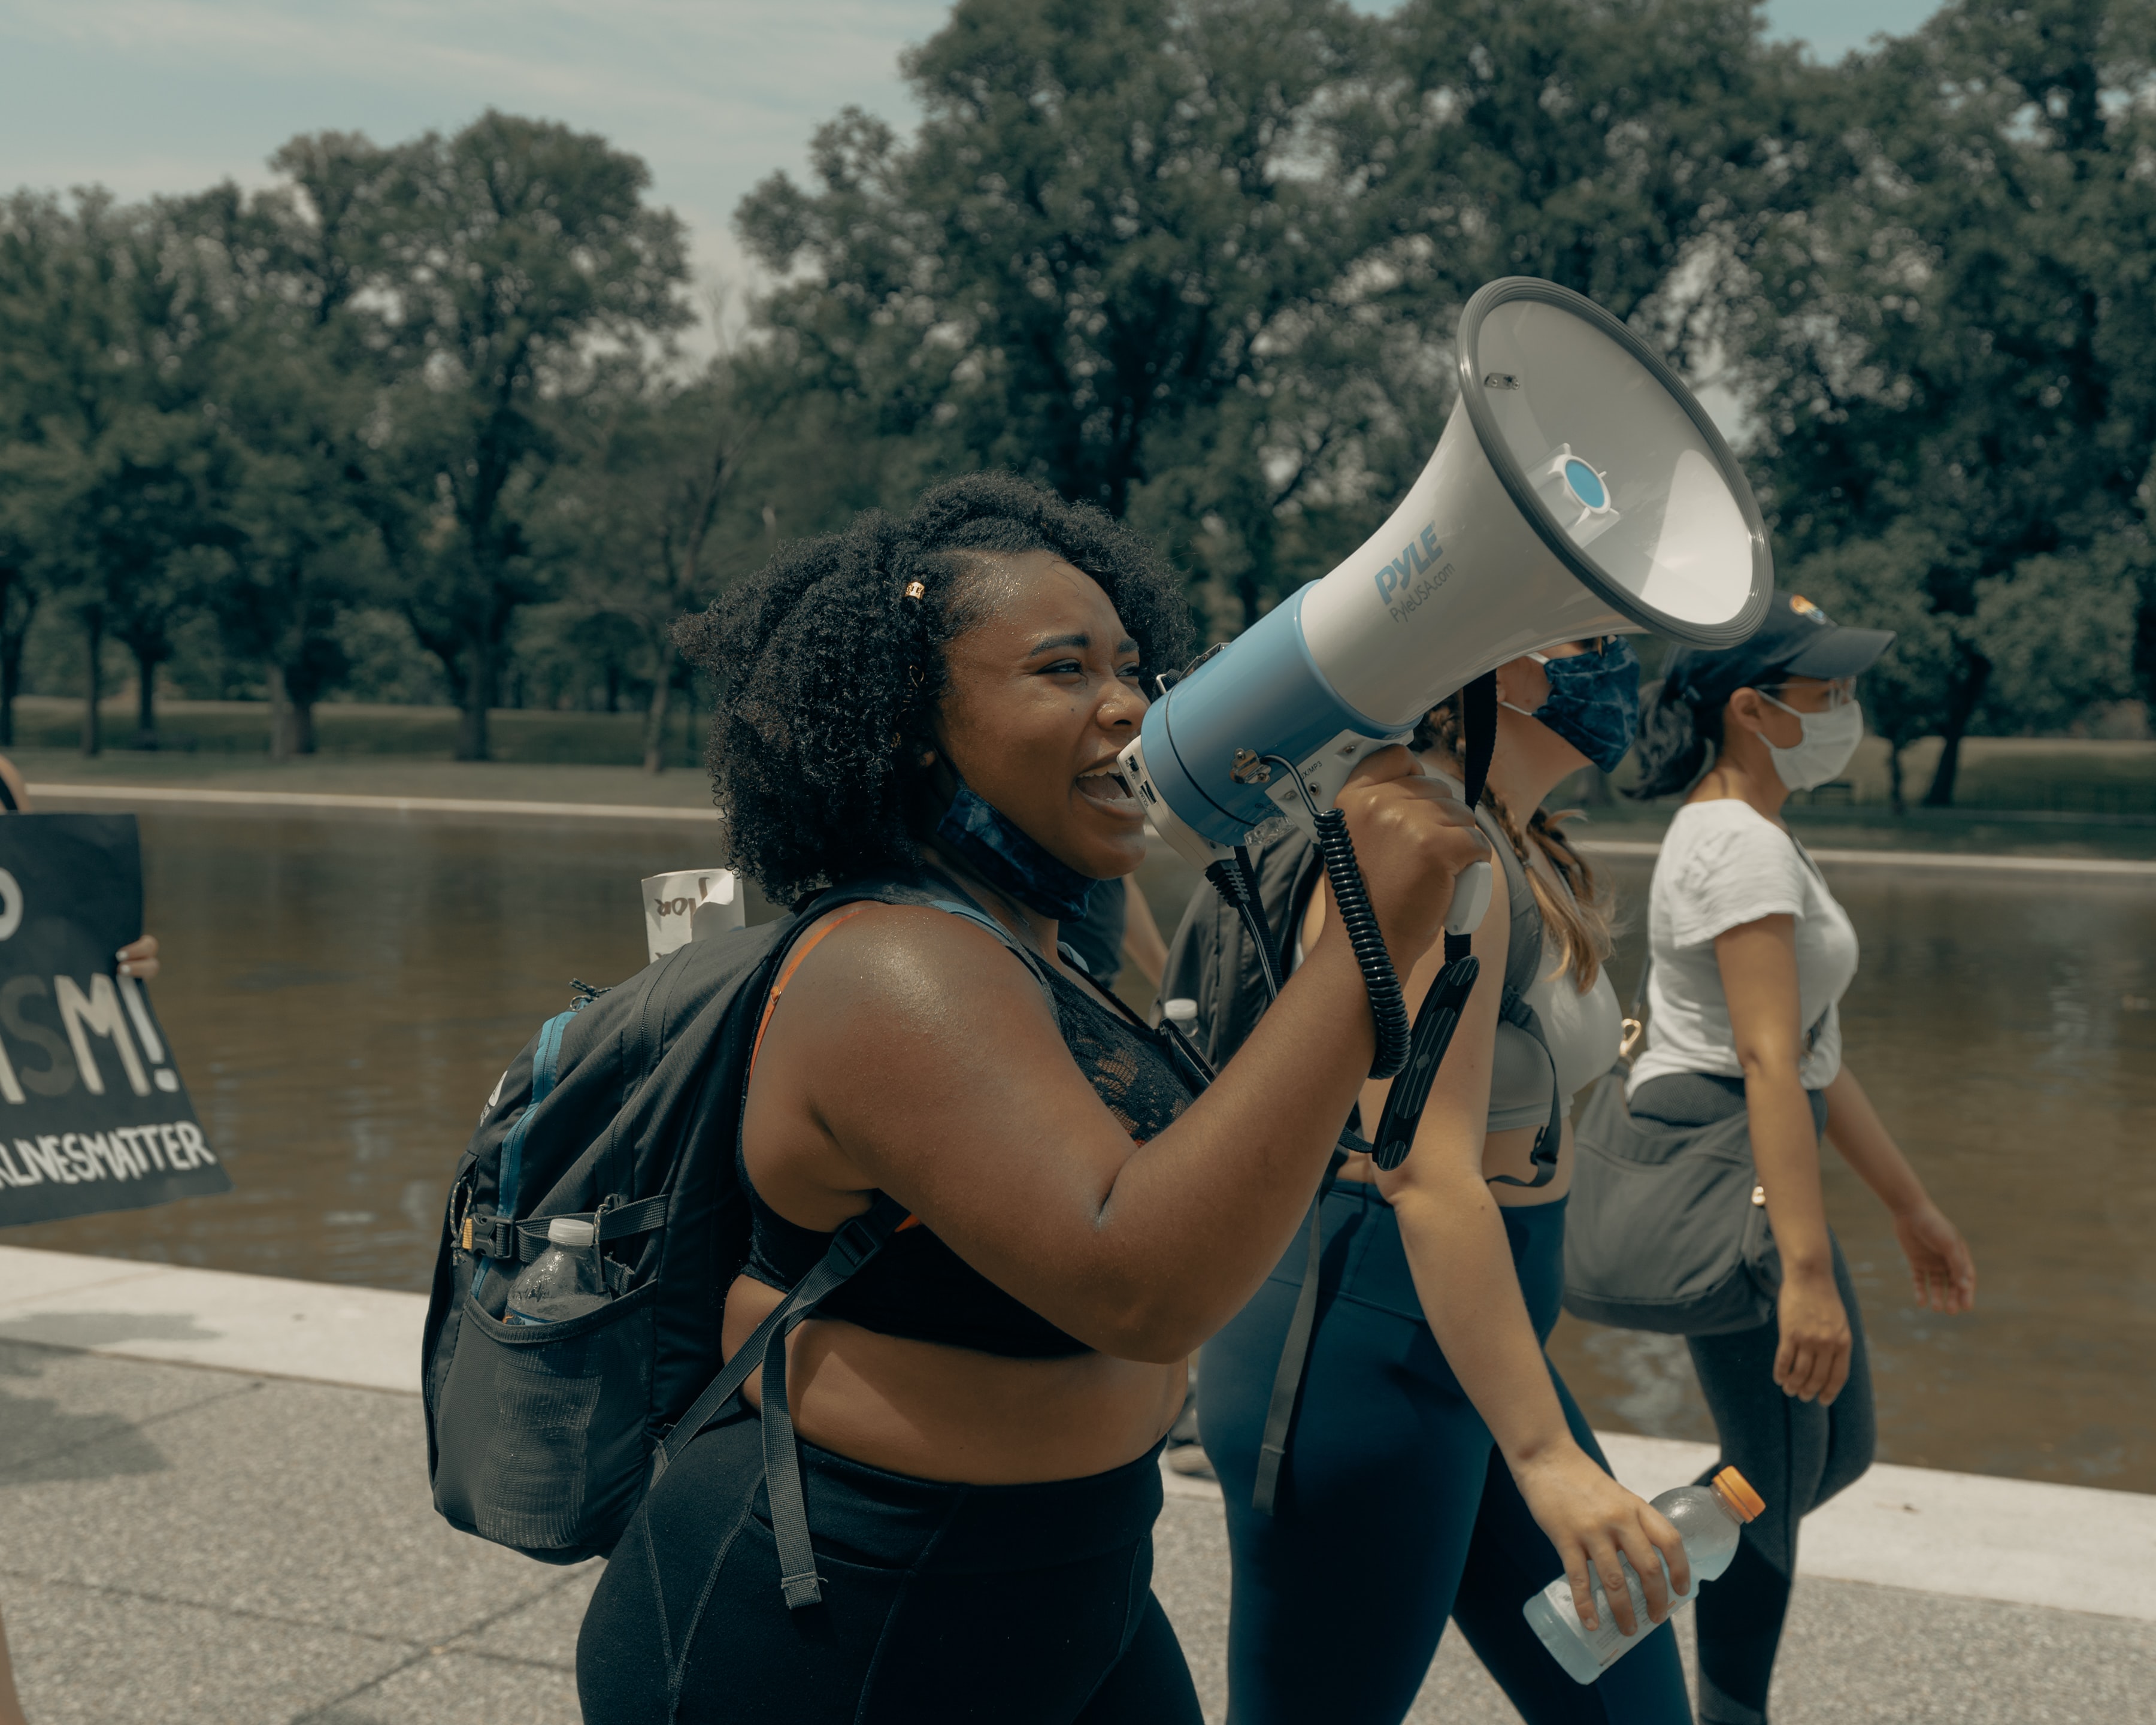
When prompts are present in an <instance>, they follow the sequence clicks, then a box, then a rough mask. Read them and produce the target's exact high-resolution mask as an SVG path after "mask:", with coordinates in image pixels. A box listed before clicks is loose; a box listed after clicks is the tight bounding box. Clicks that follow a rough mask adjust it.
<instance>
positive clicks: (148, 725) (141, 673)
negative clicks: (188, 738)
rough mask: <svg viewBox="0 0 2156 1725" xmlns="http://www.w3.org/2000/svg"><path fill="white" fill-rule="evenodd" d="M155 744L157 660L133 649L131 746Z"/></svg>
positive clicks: (142, 746) (151, 747)
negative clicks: (133, 686)
mask: <svg viewBox="0 0 2156 1725" xmlns="http://www.w3.org/2000/svg"><path fill="white" fill-rule="evenodd" d="M129 747H131V748H138V749H153V748H155V747H157V660H154V659H152V658H151V657H149V655H146V653H144V652H143V651H142V649H141V648H139V647H138V648H136V649H135V741H134V742H132V743H131V744H130V745H129Z"/></svg>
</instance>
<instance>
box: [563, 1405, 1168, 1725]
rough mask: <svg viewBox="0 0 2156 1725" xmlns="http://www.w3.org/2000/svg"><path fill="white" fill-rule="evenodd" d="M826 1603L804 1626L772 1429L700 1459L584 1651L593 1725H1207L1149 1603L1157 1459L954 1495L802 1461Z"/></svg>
mask: <svg viewBox="0 0 2156 1725" xmlns="http://www.w3.org/2000/svg"><path fill="white" fill-rule="evenodd" d="M801 1460H802V1471H803V1477H804V1483H805V1485H806V1488H807V1494H808V1526H809V1530H810V1532H811V1534H812V1536H813V1537H814V1541H815V1545H816V1558H817V1563H816V1567H817V1570H818V1573H819V1574H821V1575H822V1576H823V1578H824V1603H823V1604H820V1605H811V1606H808V1607H807V1608H806V1609H803V1610H800V1611H788V1609H786V1602H785V1601H784V1600H783V1599H782V1598H781V1597H780V1595H779V1591H778V1552H777V1549H776V1548H775V1547H774V1546H773V1543H772V1534H771V1518H770V1511H769V1507H768V1504H767V1499H766V1497H765V1495H764V1489H763V1450H762V1428H761V1425H760V1424H759V1422H758V1420H757V1418H756V1416H755V1415H754V1414H737V1415H736V1416H735V1417H733V1418H732V1419H731V1420H728V1421H726V1423H725V1424H723V1425H718V1426H716V1427H714V1428H713V1429H712V1430H710V1431H707V1432H706V1433H705V1434H704V1435H702V1436H701V1437H700V1438H698V1439H697V1440H696V1442H695V1443H693V1444H691V1445H690V1446H689V1449H688V1451H687V1453H686V1454H685V1455H683V1456H682V1458H681V1459H680V1461H677V1462H676V1463H675V1465H674V1466H671V1467H670V1468H669V1469H668V1470H667V1471H666V1474H665V1477H664V1478H663V1479H661V1480H660V1482H659V1483H658V1485H657V1486H654V1488H653V1490H652V1492H651V1495H650V1497H648V1498H647V1499H646V1500H645V1502H644V1507H643V1508H642V1509H641V1510H640V1511H639V1512H638V1514H637V1517H636V1519H635V1520H634V1522H631V1523H630V1524H629V1532H627V1533H626V1534H625V1535H624V1536H623V1538H622V1542H621V1543H620V1545H619V1547H617V1548H616V1549H615V1551H614V1553H613V1558H612V1559H611V1561H609V1562H608V1565H607V1571H606V1574H605V1576H604V1577H603V1579H601V1580H600V1582H599V1586H598V1592H597V1593H595V1594H593V1596H592V1604H591V1609H590V1611H589V1612H588V1614H587V1615H586V1616H585V1618H584V1626H583V1633H582V1634H581V1635H579V1636H578V1637H577V1697H578V1698H579V1700H581V1702H583V1713H584V1719H585V1722H586V1725H671V1722H672V1721H675V1720H680V1721H683V1722H685V1725H706V1722H708V1725H718V1722H720V1721H725V1722H726V1725H827V1722H828V1725H841V1722H844V1725H884V1722H894V1725H895V1722H906V1725H911V1722H912V1721H915V1720H920V1719H936V1720H945V1719H950V1720H978V1721H981V1722H983V1725H990V1722H993V1725H1199V1718H1200V1715H1199V1707H1198V1697H1197V1694H1196V1692H1195V1691H1194V1690H1193V1688H1192V1686H1191V1682H1190V1671H1189V1667H1188V1666H1186V1665H1185V1664H1184V1663H1183V1650H1182V1648H1181V1647H1179V1646H1178V1645H1177V1644H1176V1640H1175V1631H1174V1630H1173V1629H1171V1628H1170V1627H1169V1626H1168V1619H1167V1617H1166V1615H1164V1614H1163V1612H1162V1610H1161V1609H1160V1604H1159V1602H1158V1600H1157V1599H1154V1598H1153V1596H1152V1523H1153V1519H1154V1517H1156V1516H1157V1515H1158V1513H1159V1511H1160V1501H1161V1487H1160V1469H1159V1466H1158V1456H1157V1455H1155V1454H1147V1455H1142V1456H1140V1457H1139V1458H1138V1459H1137V1461H1133V1462H1132V1463H1130V1464H1129V1465H1128V1466H1125V1467H1120V1468H1117V1469H1116V1470H1114V1471H1112V1472H1109V1473H1103V1474H1096V1475H1094V1476H1091V1478H1088V1479H1081V1480H1065V1481H1058V1482H1056V1483H1055V1484H1052V1485H1041V1486H957V1485H946V1484H942V1483H939V1482H937V1481H932V1480H918V1479H912V1478H909V1477H907V1476H904V1475H901V1474H894V1473H886V1472H885V1471H882V1470H881V1469H880V1468H874V1467H867V1466H863V1465H862V1464H861V1463H860V1462H857V1461H848V1460H846V1459H845V1458H844V1457H843V1456H839V1455H833V1454H831V1453H830V1452H829V1450H819V1449H817V1448H816V1447H815V1446H814V1445H809V1444H803V1445H802V1446H801Z"/></svg>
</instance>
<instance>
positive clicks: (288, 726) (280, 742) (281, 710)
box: [269, 664, 299, 761]
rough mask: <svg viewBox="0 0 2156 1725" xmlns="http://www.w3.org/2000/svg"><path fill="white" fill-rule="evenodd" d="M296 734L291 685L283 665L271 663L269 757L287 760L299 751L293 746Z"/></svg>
mask: <svg viewBox="0 0 2156 1725" xmlns="http://www.w3.org/2000/svg"><path fill="white" fill-rule="evenodd" d="M296 735H297V731H296V727H295V723H294V721H293V716H292V687H291V684H290V681H288V680H287V679H286V678H285V667H284V666H283V665H276V664H272V665H270V667H269V758H270V759H271V760H273V761H289V760H290V759H291V758H292V757H293V756H294V755H295V754H297V753H298V752H299V750H298V749H297V748H296V747H295V746H294V743H295V737H296Z"/></svg>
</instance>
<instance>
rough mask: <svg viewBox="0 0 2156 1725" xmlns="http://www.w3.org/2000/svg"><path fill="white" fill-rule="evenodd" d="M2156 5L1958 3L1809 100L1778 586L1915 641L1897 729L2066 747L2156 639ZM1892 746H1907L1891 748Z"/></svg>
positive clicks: (1771, 334)
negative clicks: (2056, 738)
mask: <svg viewBox="0 0 2156 1725" xmlns="http://www.w3.org/2000/svg"><path fill="white" fill-rule="evenodd" d="M2152 77H2156V9H2152V8H2150V7H2149V6H2148V4H2147V3H2146V0H2035V3H2033V4H2029V3H2015V4H2013V5H2008V4H2005V3H2003V0H1963V3H1961V4H1958V5H1953V6H1950V7H1949V8H1947V9H1946V10H1945V11H1943V13H1940V14H1939V15H1938V17H1937V18H1934V19H1933V22H1932V23H1930V24H1928V26H1926V28H1924V29H1923V30H1922V32H1921V33H1919V34H1917V36H1916V37H1914V38H1912V39H1909V40H1907V41H1903V42H1897V43H1894V44H1890V45H1888V46H1887V47H1886V48H1885V49H1882V50H1881V51H1880V52H1878V53H1877V54H1874V55H1872V56H1871V57H1869V58H1867V59H1857V60H1853V61H1852V62H1851V63H1850V64H1847V65H1846V66H1845V67H1843V68H1841V69H1839V70H1838V71H1837V72H1836V74H1835V75H1834V76H1833V77H1832V78H1831V79H1823V80H1820V84H1819V86H1818V95H1817V98H1816V100H1817V124H1816V126H1815V137H1814V140H1813V141H1812V144H1811V145H1810V146H1809V147H1810V149H1811V150H1812V151H1813V153H1814V155H1815V159H1816V160H1815V172H1816V174H1817V176H1818V177H1819V179H1820V182H1822V185H1821V190H1820V195H1819V196H1818V198H1816V200H1815V202H1814V203H1812V204H1811V205H1810V206H1809V208H1804V209H1801V210H1798V211H1794V212H1792V213H1789V214H1788V215H1786V216H1785V217H1784V218H1782V219H1780V220H1779V222H1778V223H1775V224H1774V228H1773V230H1772V232H1771V233H1770V234H1768V236H1767V238H1766V239H1765V242H1764V243H1763V244H1761V245H1760V246H1758V248H1757V249H1755V250H1754V252H1753V265H1754V267H1755V268H1756V269H1757V270H1758V283H1759V290H1760V299H1761V308H1760V311H1759V313H1758V321H1757V324H1756V326H1755V328H1754V333H1753V340H1752V344H1751V349H1750V355H1749V357H1750V361H1751V365H1752V368H1753V369H1752V376H1753V383H1754V387H1755V388H1756V390H1757V393H1758V399H1759V402H1760V403H1761V407H1762V413H1761V416H1760V418H1761V424H1762V426H1763V431H1764V434H1765V435H1764V439H1763V446H1762V449H1761V451H1760V454H1761V457H1762V465H1763V468H1764V470H1765V471H1766V474H1767V475H1768V481H1769V485H1768V489H1769V492H1770V495H1771V497H1772V500H1773V503H1774V508H1775V509H1776V511H1777V513H1778V516H1779V538H1780V545H1781V549H1782V557H1783V569H1784V580H1785V582H1786V583H1788V584H1790V585H1793V586H1794V587H1795V588H1799V590H1803V591H1805V592H1807V593H1811V594H1812V596H1813V597H1815V598H1819V599H1820V601H1821V602H1823V603H1828V604H1830V606H1835V605H1838V606H1840V608H1842V610H1843V611H1845V612H1846V613H1848V614H1850V615H1851V620H1866V621H1871V620H1876V621H1878V622H1881V623H1882V624H1886V625H1887V626H1890V627H1896V628H1899V629H1902V630H1903V632H1904V637H1905V639H1903V641H1902V642H1901V643H1899V644H1897V649H1896V651H1895V661H1896V663H1897V667H1898V668H1897V669H1896V670H1892V672H1890V675H1892V676H1893V677H1895V678H1897V679H1898V680H1899V684H1898V693H1897V696H1896V697H1895V698H1896V700H1897V701H1898V702H1900V703H1901V704H1902V706H1904V707H1905V708H1906V711H1905V713H1904V715H1903V716H1902V720H1901V721H1900V723H1899V726H1898V727H1897V729H1898V732H1899V733H1900V734H1902V735H1904V736H1907V737H1913V736H1915V735H1922V734H1933V735H1938V736H1941V737H1943V738H1944V739H1945V742H1946V747H1945V748H1944V750H1943V752H1942V753H1941V755H1940V758H1939V763H1938V769H1937V771H1936V772H1935V773H1934V775H1933V780H1932V783H1931V785H1930V787H1929V788H1928V790H1927V792H1926V793H1925V798H1924V800H1925V801H1926V802H1928V803H1935V804H1945V803H1950V802H1951V801H1952V799H1953V786H1954V778H1955V773H1956V770H1957V768H1958V761H1959V751H1960V743H1961V740H1962V738H1963V737H1964V736H1965V735H1967V734H1968V733H1969V732H1970V731H1971V730H1972V729H1974V728H1975V727H1977V726H1979V725H1980V724H1989V725H1990V726H1995V727H1997V728H2001V729H2008V730H2024V729H2034V728H2037V727H2039V726H2046V725H2050V724H2056V723H2057V722H2059V721H2060V720H2061V717H2062V716H2067V715H2069V714H2071V712H2073V711H2077V710H2078V709H2079V708H2080V707H2081V706H2083V705H2085V704H2086V703H2087V702H2088V701H2092V700H2096V699H2101V698H2106V697H2116V696H2122V695H2124V694H2125V693H2127V692H2128V688H2129V686H2130V685H2129V682H2128V675H2129V671H2130V668H2131V657H2130V647H2131V644H2132V641H2133V611H2134V608H2135V598H2136V593H2137V588H2138V590H2139V609H2140V616H2141V619H2142V620H2141V624H2140V629H2141V641H2142V643H2143V645H2142V653H2143V660H2142V666H2143V678H2144V684H2143V686H2144V689H2145V688H2146V687H2147V686H2148V685H2147V683H2146V678H2147V676H2148V669H2149V651H2150V649H2149V645H2148V644H2149V643H2150V642H2151V640H2152V639H2156V626H2152V624H2151V623H2150V621H2149V618H2150V612H2151V604H2150V597H2149V580H2148V571H2149V569H2150V557H2149V551H2148V545H2149V541H2148V511H2149V509H2150V507H2151V499H2150V496H2149V494H2148V484H2149V479H2150V475H2151V465H2150V463H2151V457H2152V454H2156V388H2152V385H2151V381H2150V378H2151V372H2152V368H2156V323H2152V312H2151V309H2150V295H2149V291H2148V287H2149V283H2148V273H2149V257H2150V253H2151V245H2152V242H2156V178H2152V176H2151V173H2150V163H2151V161H2152V151H2156V116H2152V112H2151V110H2150V107H2149V105H2148V100H2147V92H2148V88H2149V85H2150V80H2151V79H2152ZM1892 734H1895V733H1890V735H1892Z"/></svg>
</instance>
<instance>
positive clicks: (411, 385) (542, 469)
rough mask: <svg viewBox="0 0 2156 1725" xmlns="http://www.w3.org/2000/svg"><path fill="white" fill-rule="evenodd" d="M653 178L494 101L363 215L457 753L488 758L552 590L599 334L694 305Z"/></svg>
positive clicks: (408, 159)
mask: <svg viewBox="0 0 2156 1725" xmlns="http://www.w3.org/2000/svg"><path fill="white" fill-rule="evenodd" d="M353 177H355V178H358V177H362V176H361V175H359V174H355V175H354V176H353ZM381 183H382V192H381V196H380V199H379V204H378V207H377V208H376V209H375V210H374V211H372V219H371V220H369V221H367V222H365V223H362V233H361V236H360V239H361V244H360V246H359V247H358V249H357V251H358V264H359V267H358V269H357V270H356V272H355V273H356V274H357V277H358V279H359V280H361V281H362V282H363V283H364V285H366V286H367V288H368V289H371V290H372V291H373V292H374V293H375V294H377V295H380V296H381V297H382V300H384V301H385V302H386V305H387V310H386V311H385V313H384V314H383V316H382V329H383V331H385V332H386V334H387V336H388V341H389V347H390V352H391V354H392V356H393V360H394V362H395V364H396V367H397V372H398V382H397V384H396V388H395V389H394V392H393V396H392V398H391V400H390V403H389V405H388V412H389V413H390V416H391V419H392V422H393V431H392V434H391V439H392V442H393V449H392V450H391V452H390V456H389V459H388V461H387V462H386V463H385V475H386V477H387V479H388V484H389V486H390V488H391V490H392V493H393V495H388V496H387V497H385V504H386V508H385V519H388V520H393V525H392V526H391V527H390V530H389V531H388V534H387V535H386V537H387V538H388V543H389V545H390V547H391V552H392V556H393V559H394V562H395V567H396V568H397V572H398V576H399V578H400V584H401V588H402V595H403V604H404V608H405V610H406V613H407V614H408V616H409V618H410V619H411V621H412V625H413V629H414V630H415V632H416V633H417V634H418V636H419V639H421V641H423V643H424V644H426V646H427V647H428V649H429V651H431V652H433V653H434V655H436V656H437V657H438V658H439V659H440V660H442V662H443V665H444V670H447V671H448V672H449V676H450V680H451V683H452V686H454V687H456V688H458V690H459V694H460V697H461V699H460V706H461V707H462V711H463V718H462V721H461V725H460V727H459V734H458V743H457V754H458V757H459V758H460V759H466V760H483V759H485V757H486V752H487V749H486V715H487V709H488V708H489V706H491V705H492V704H493V703H494V701H495V696H496V694H497V685H498V683H499V679H500V670H501V658H502V653H503V649H504V647H505V644H506V640H507V638H508V634H509V629H510V624H511V620H512V619H513V618H514V616H515V614H516V608H517V607H518V606H520V605H522V604H526V603H530V602H531V600H532V599H534V598H537V597H539V595H540V593H541V592H542V588H541V586H540V584H539V578H538V573H537V571H536V567H535V565H534V562H533V560H532V557H531V532H530V520H531V511H532V510H533V509H534V507H535V499H536V496H537V494H538V493H539V491H540V490H541V489H542V487H543V486H544V485H545V483H546V480H547V475H548V474H549V472H550V471H551V470H552V467H553V466H554V465H555V462H556V461H557V459H558V456H559V453H560V448H561V443H560V439H559V437H558V435H557V431H556V429H555V422H556V421H557V419H558V418H560V417H561V416H562V415H563V414H565V413H568V412H570V411H572V408H573V407H574V405H575V404H576V403H577V402H578V401H579V399H580V398H582V397H583V395H584V394H585V393H587V392H588V391H589V390H590V388H592V387H593V381H594V379H595V377H597V376H598V374H599V372H600V371H601V369H602V368H601V367H598V366H597V365H596V364H595V363H594V350H595V347H597V346H598V344H602V343H604V344H609V345H613V346H617V347H625V348H628V349H630V350H632V351H634V350H638V349H639V348H640V347H642V346H643V345H644V344H645V343H647V342H649V341H653V340H654V339H656V338H660V337H663V336H665V335H666V334H667V333H669V332H670V331H674V330H676V329H679V328H680V326H682V325H684V324H685V323H686V322H687V321H689V313H688V311H687V308H686V307H685V305H683V304H682V302H681V300H680V286H681V285H682V283H683V282H684V280H685V278H686V275H687V264H686V261H685V252H684V246H683V240H682V234H681V228H680V223H679V222H678V221H677V220H676V219H675V218H674V216H673V215H672V214H670V213H667V212H665V211H660V210H654V209H652V208H648V207H647V206H646V205H645V203H644V188H645V187H646V185H647V184H648V183H649V172H648V171H647V170H646V169H645V167H644V164H643V163H642V162H640V161H639V160H638V159H637V158H636V157H633V156H629V155H626V154H624V153H623V152H621V151H617V150H614V149H612V148H610V147H609V146H608V145H607V143H606V142H605V141H604V140H603V139H601V138H598V137H596V136H591V135H589V134H587V133H579V132H575V131H570V130H569V129H568V128H567V127H566V126H557V125H552V124H549V123H546V122H542V121H528V120H520V119H516V118H514V117H511V116H507V115H502V114H496V113H488V114H486V115H485V116H482V117H481V118H480V119H479V120H478V121H475V122H474V123H473V124H472V125H471V126H467V127H466V128H465V130H464V131H460V132H459V133H457V134H456V135H455V136H453V137H446V138H445V137H443V136H439V135H437V134H434V133H429V134H428V135H427V136H425V137H423V138H421V139H419V140H418V141H416V142H414V143H413V144H410V145H408V146H404V147H403V148H402V149H400V150H398V151H395V152H394V153H393V159H392V161H391V162H390V163H389V164H388V172H386V174H385V175H384V176H383V177H382V182H381Z"/></svg>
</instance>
